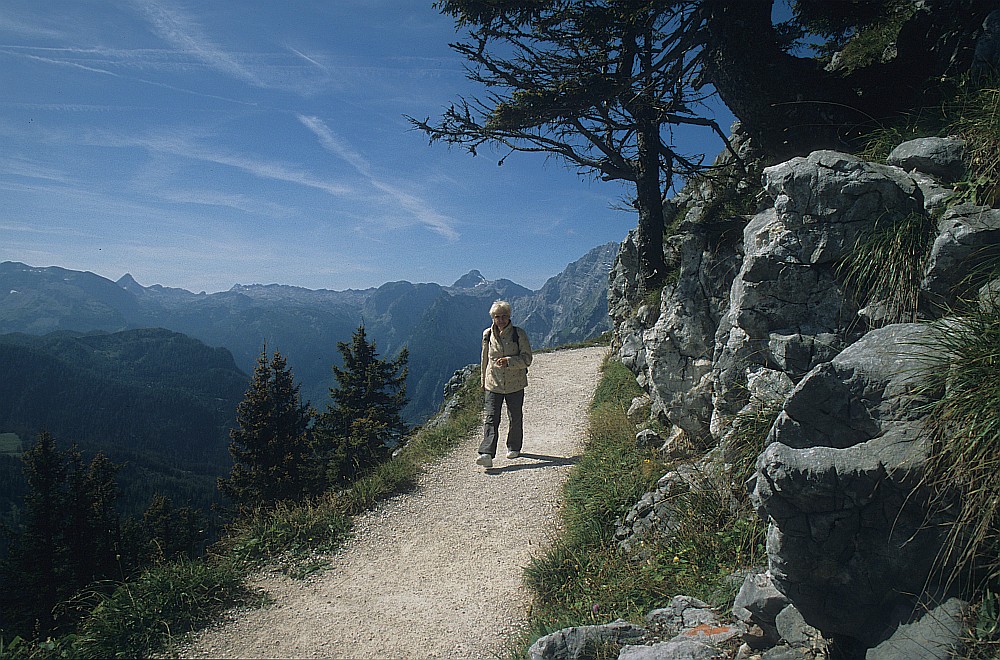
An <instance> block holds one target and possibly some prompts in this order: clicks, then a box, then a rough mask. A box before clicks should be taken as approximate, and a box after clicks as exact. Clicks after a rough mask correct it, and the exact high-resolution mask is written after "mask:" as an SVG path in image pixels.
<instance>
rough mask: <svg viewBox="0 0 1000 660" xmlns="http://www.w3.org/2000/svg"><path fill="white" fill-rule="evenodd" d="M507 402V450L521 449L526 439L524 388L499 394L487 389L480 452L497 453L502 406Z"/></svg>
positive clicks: (494, 455) (493, 455) (494, 454)
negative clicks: (508, 426)
mask: <svg viewBox="0 0 1000 660" xmlns="http://www.w3.org/2000/svg"><path fill="white" fill-rule="evenodd" d="M504 401H506V402H507V418H508V419H509V420H510V428H509V429H508V431H507V451H521V442H522V441H523V440H524V414H523V408H524V390H519V391H517V392H511V393H510V394H499V393H497V392H490V391H489V390H486V419H485V422H484V423H483V441H482V443H481V444H480V445H479V453H480V454H489V455H490V456H492V457H493V458H496V455H497V435H498V434H499V431H500V408H501V407H502V406H503V402H504Z"/></svg>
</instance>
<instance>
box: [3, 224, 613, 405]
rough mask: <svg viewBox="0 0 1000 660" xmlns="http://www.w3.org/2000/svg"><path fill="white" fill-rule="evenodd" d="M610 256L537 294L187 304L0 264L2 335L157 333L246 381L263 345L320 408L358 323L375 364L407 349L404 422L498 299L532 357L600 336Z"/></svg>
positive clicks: (470, 348)
mask: <svg viewBox="0 0 1000 660" xmlns="http://www.w3.org/2000/svg"><path fill="white" fill-rule="evenodd" d="M617 249H618V244H617V243H608V244H607V245H602V246H600V247H597V248H595V249H594V250H591V251H590V252H588V253H587V254H586V255H585V256H583V257H582V258H581V259H579V260H577V261H576V262H574V263H572V264H570V265H569V266H568V267H567V268H566V269H565V270H564V271H563V272H562V273H560V274H559V275H556V276H555V277H552V278H550V279H549V280H548V281H547V282H546V283H545V285H544V286H543V287H542V288H541V289H540V290H538V291H532V290H530V289H528V288H526V287H523V286H520V285H518V284H516V283H515V282H512V281H510V280H506V279H498V280H492V281H490V280H487V279H486V278H485V277H483V275H482V274H481V273H480V272H479V271H475V270H474V271H471V272H469V273H468V274H466V275H464V276H462V277H461V278H459V279H458V280H457V281H456V282H455V283H454V284H453V285H451V286H442V285H439V284H433V283H430V284H426V283H424V284H413V283H410V282H405V281H402V282H389V283H386V284H383V285H382V286H380V287H378V288H374V289H364V290H346V291H332V290H326V289H319V290H312V289H304V288H300V287H294V286H287V285H280V284H268V285H261V284H251V285H241V284H237V285H235V286H233V287H232V288H231V289H230V290H229V291H223V292H220V293H212V294H205V293H197V294H196V293H192V292H190V291H186V290H184V289H176V288H170V287H164V286H160V285H153V286H142V285H140V284H139V283H138V282H136V281H135V279H134V278H132V276H131V275H128V274H126V275H124V276H123V277H121V278H120V279H119V280H118V282H112V281H111V280H108V279H106V278H103V277H100V276H98V275H95V274H93V273H89V272H80V271H72V270H67V269H64V268H59V267H47V268H36V267H32V266H27V265H25V264H22V263H17V262H4V263H0V334H3V333H11V332H23V333H28V334H35V335H43V334H46V333H49V332H53V331H58V330H73V331H80V332H91V331H95V330H99V331H106V332H117V331H121V330H126V329H132V328H142V327H160V328H166V329H169V330H172V331H175V332H181V333H184V334H187V335H190V336H191V337H194V338H196V339H199V340H200V341H202V342H204V343H206V344H208V345H209V346H220V347H224V348H226V349H228V350H229V351H230V352H231V353H232V354H233V357H234V358H235V360H236V364H237V365H238V366H239V367H240V368H241V369H243V370H244V371H247V372H249V371H252V368H253V364H254V362H255V360H256V358H257V356H258V355H259V354H260V351H261V348H262V347H263V346H264V344H265V343H266V345H267V347H268V350H269V351H270V350H275V349H276V350H280V351H281V352H282V353H283V354H284V355H285V356H286V357H287V358H288V361H289V365H290V366H291V368H292V370H293V371H294V373H295V376H296V378H297V379H298V380H299V381H300V382H301V383H302V394H303V396H304V398H306V399H309V400H311V401H313V403H314V404H317V405H319V406H321V407H322V406H323V405H325V402H326V398H327V388H328V387H330V385H331V384H332V381H331V375H330V366H331V365H332V364H339V361H340V360H339V358H340V355H339V353H338V352H337V348H336V345H337V342H338V341H347V340H348V339H349V338H350V335H351V332H352V331H353V330H354V329H355V328H356V327H357V326H358V324H359V323H360V322H361V321H362V320H363V321H364V323H365V327H366V330H367V332H368V335H369V337H370V338H372V339H374V340H375V341H376V343H377V345H378V348H379V351H380V353H382V354H383V355H394V354H395V353H396V352H397V351H399V350H400V349H401V348H402V347H403V346H407V347H409V350H410V380H409V382H408V388H409V395H410V399H411V403H410V405H409V407H408V408H407V410H406V414H407V417H408V418H409V419H410V420H411V421H416V420H419V419H422V418H424V417H426V416H427V415H429V414H430V413H432V412H433V411H434V410H435V409H436V407H437V405H438V404H439V402H440V396H441V395H440V392H441V386H442V385H443V383H444V382H445V381H446V380H447V379H448V377H449V376H450V375H451V374H452V372H453V371H455V370H456V369H458V368H460V367H462V366H464V365H466V364H469V363H470V362H476V361H477V360H478V356H479V336H480V331H481V330H482V328H483V327H485V326H486V324H487V322H488V316H487V313H488V310H489V305H490V303H491V302H492V301H493V300H496V299H497V298H505V299H507V300H509V301H510V302H511V303H512V304H513V305H514V312H515V319H514V321H515V323H517V324H518V325H521V326H522V327H524V328H525V329H526V330H527V331H528V332H529V333H530V335H531V337H532V341H533V343H534V344H535V345H536V346H537V347H542V346H551V345H555V344H559V343H565V342H570V341H579V340H583V339H587V338H589V337H592V336H595V335H598V334H600V333H601V332H604V331H605V330H607V329H609V327H610V325H609V321H608V316H607V278H608V272H609V270H610V267H611V263H612V261H613V259H614V255H615V254H616V252H617Z"/></svg>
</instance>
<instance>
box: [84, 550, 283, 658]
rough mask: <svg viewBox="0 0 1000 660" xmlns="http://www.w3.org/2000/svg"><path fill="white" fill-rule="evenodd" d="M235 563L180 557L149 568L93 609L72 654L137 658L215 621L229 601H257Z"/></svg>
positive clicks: (245, 603)
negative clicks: (180, 558)
mask: <svg viewBox="0 0 1000 660" xmlns="http://www.w3.org/2000/svg"><path fill="white" fill-rule="evenodd" d="M263 602H264V597H263V596H262V595H260V594H256V593H254V592H252V591H251V590H250V589H248V588H247V586H246V584H245V583H244V580H243V571H242V570H241V569H240V568H239V566H238V565H237V564H235V563H233V562H225V561H223V562H209V561H190V560H181V561H176V562H170V563H166V564H162V565H160V566H156V567H154V568H151V569H149V570H147V571H145V572H144V573H142V575H140V576H139V578H138V579H137V580H134V581H132V582H129V583H126V584H122V585H121V586H119V587H118V588H117V589H115V591H114V592H113V593H112V594H111V595H110V596H107V597H104V598H103V599H102V600H101V601H100V602H99V603H98V604H97V605H96V607H94V609H93V611H92V612H91V613H90V615H89V616H88V617H87V618H85V619H84V620H83V622H82V624H81V625H80V628H79V631H78V633H77V635H76V637H75V639H74V640H73V643H72V651H73V652H72V657H78V658H136V657H145V656H146V655H147V654H148V653H149V651H150V650H151V649H157V648H161V647H162V646H163V645H164V644H166V643H169V642H170V640H172V639H173V638H175V637H177V636H178V635H183V634H184V633H187V632H190V631H192V630H196V629H198V628H200V627H203V626H205V625H207V624H208V623H210V622H212V621H214V620H215V619H216V618H217V617H218V616H219V615H220V614H221V613H222V612H223V611H225V610H226V609H228V608H230V607H232V606H233V605H260V604H262V603H263Z"/></svg>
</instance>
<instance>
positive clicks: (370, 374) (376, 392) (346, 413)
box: [316, 323, 409, 485]
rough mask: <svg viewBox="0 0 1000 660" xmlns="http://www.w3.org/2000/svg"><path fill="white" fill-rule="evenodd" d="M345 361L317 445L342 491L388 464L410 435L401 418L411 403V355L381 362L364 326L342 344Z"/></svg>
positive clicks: (318, 426)
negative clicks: (408, 395) (408, 381)
mask: <svg viewBox="0 0 1000 660" xmlns="http://www.w3.org/2000/svg"><path fill="white" fill-rule="evenodd" d="M337 350H339V351H340V354H341V355H342V356H343V358H344V364H343V366H342V367H337V366H334V367H333V375H334V378H335V379H336V381H337V386H336V387H333V388H331V389H330V399H331V401H330V403H329V404H328V405H327V409H326V410H325V411H324V412H323V413H322V414H321V415H320V416H319V419H318V421H317V424H316V435H317V444H318V445H319V446H320V447H321V450H322V452H323V454H324V455H325V457H326V460H327V479H328V480H329V481H330V482H331V483H333V484H337V485H343V484H345V483H348V482H350V481H353V480H354V479H356V478H357V477H358V476H360V475H361V474H362V473H364V472H365V471H367V470H369V469H371V468H372V467H374V466H375V465H377V464H378V463H380V462H382V461H384V460H386V459H387V458H388V457H389V455H390V453H391V451H392V447H393V446H394V445H395V444H397V443H398V442H399V441H400V439H401V438H402V437H403V436H404V435H405V434H406V433H407V430H408V429H407V426H406V424H405V423H404V422H403V419H402V416H401V412H402V410H403V407H404V406H405V405H406V403H407V398H406V376H407V374H408V367H407V364H408V362H409V352H408V351H407V349H405V348H404V349H402V350H401V351H400V352H399V355H397V356H396V358H395V359H380V358H379V355H378V350H377V348H376V345H375V342H374V341H372V342H369V341H368V338H367V335H366V333H365V326H364V323H362V324H361V325H360V326H359V327H358V329H357V330H355V331H354V334H353V336H352V338H351V342H350V343H347V342H338V343H337Z"/></svg>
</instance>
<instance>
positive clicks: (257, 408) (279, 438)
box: [219, 349, 315, 509]
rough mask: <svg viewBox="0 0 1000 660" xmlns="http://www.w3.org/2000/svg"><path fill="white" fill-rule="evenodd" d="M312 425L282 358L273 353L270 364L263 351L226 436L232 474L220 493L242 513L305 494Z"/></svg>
mask: <svg viewBox="0 0 1000 660" xmlns="http://www.w3.org/2000/svg"><path fill="white" fill-rule="evenodd" d="M310 421H311V414H310V411H309V407H308V405H306V404H303V403H302V399H301V397H300V396H299V386H298V385H296V384H295V382H294V378H293V376H292V372H291V369H289V367H288V364H287V361H286V360H285V357H284V356H283V355H281V353H279V352H278V351H275V352H274V354H273V355H272V356H271V358H270V360H268V357H267V352H266V349H265V351H262V352H261V354H260V356H259V357H258V358H257V366H256V367H255V368H254V372H253V376H252V378H251V380H250V387H249V389H248V390H247V393H246V397H245V398H244V399H243V401H242V402H240V404H239V406H238V407H237V409H236V422H237V425H238V428H235V429H232V430H231V431H230V434H229V435H230V438H231V442H230V444H229V453H230V454H231V455H232V457H233V469H232V472H231V473H230V476H229V477H228V478H224V479H220V480H219V490H220V491H222V493H223V494H224V495H225V496H226V497H228V498H229V499H230V500H232V501H233V502H234V503H235V504H236V505H237V506H239V507H241V508H246V509H250V508H254V507H259V506H271V505H273V504H274V503H276V502H280V501H283V500H296V499H302V498H303V497H305V496H306V495H308V494H309V493H310V492H311V491H312V490H313V488H314V487H315V484H314V482H313V478H312V474H313V471H312V470H311V469H310V467H311V462H312V449H311V447H310V443H309V436H308V429H309V424H310Z"/></svg>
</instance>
